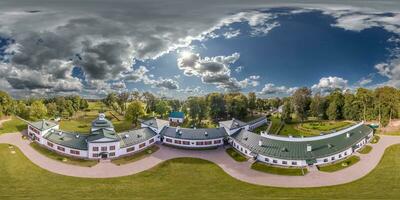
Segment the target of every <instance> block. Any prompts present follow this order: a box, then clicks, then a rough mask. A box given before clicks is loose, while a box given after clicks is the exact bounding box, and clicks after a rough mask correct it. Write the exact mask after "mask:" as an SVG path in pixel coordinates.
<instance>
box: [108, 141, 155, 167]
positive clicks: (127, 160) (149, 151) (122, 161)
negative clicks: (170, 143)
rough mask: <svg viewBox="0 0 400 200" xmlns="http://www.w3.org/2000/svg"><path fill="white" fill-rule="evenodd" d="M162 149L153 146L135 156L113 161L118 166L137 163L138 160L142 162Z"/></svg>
mask: <svg viewBox="0 0 400 200" xmlns="http://www.w3.org/2000/svg"><path fill="white" fill-rule="evenodd" d="M159 149H160V147H158V146H156V145H153V146H151V147H149V148H147V149H145V150H143V151H140V152H137V153H135V154H132V155H130V156H124V157H121V158H118V159H114V160H111V162H112V163H114V164H116V165H124V164H128V163H131V162H135V161H137V160H140V159H142V158H145V157H147V156H149V155H150V154H152V153H154V152H156V151H158V150H159Z"/></svg>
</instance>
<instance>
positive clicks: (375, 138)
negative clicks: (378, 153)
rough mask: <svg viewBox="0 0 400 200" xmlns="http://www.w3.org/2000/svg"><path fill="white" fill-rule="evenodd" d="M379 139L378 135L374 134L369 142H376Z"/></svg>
mask: <svg viewBox="0 0 400 200" xmlns="http://www.w3.org/2000/svg"><path fill="white" fill-rule="evenodd" d="M379 139H381V138H380V137H379V136H377V135H374V137H373V138H372V140H371V144H376V143H378V142H379Z"/></svg>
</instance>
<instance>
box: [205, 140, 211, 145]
mask: <svg viewBox="0 0 400 200" xmlns="http://www.w3.org/2000/svg"><path fill="white" fill-rule="evenodd" d="M210 144H212V142H211V141H205V142H204V145H210Z"/></svg>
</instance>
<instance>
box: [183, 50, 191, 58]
mask: <svg viewBox="0 0 400 200" xmlns="http://www.w3.org/2000/svg"><path fill="white" fill-rule="evenodd" d="M192 54H193V53H192V52H190V51H182V52H180V57H181V58H189V57H190V56H191V55H192Z"/></svg>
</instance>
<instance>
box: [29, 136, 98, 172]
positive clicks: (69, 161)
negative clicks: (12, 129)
mask: <svg viewBox="0 0 400 200" xmlns="http://www.w3.org/2000/svg"><path fill="white" fill-rule="evenodd" d="M30 146H31V147H32V148H33V149H35V150H36V151H38V152H39V153H41V154H43V155H44V156H46V157H48V158H51V159H53V160H57V161H59V162H63V163H66V164H70V165H79V166H83V167H93V166H95V165H96V164H97V163H98V161H96V160H84V159H79V158H72V157H67V156H62V155H59V154H57V153H56V152H54V151H50V150H48V149H46V148H44V147H42V146H40V145H39V144H37V143H35V142H32V143H30Z"/></svg>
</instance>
